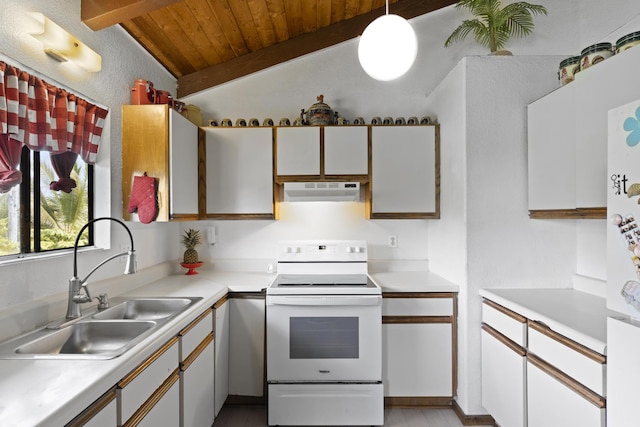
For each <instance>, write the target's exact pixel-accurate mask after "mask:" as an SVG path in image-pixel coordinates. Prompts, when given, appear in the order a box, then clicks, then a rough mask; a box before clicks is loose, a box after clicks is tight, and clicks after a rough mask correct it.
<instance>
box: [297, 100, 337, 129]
mask: <svg viewBox="0 0 640 427" xmlns="http://www.w3.org/2000/svg"><path fill="white" fill-rule="evenodd" d="M316 100H317V101H318V102H316V103H315V104H313V105H312V106H311V107H309V110H307V111H304V110H303V112H302V113H303V114H305V115H306V120H305V123H306V124H308V125H332V124H334V123H335V114H334V112H333V110H332V109H331V107H329V106H328V105H327V104H325V103H324V95H320V96H318V97H317V98H316ZM301 115H302V114H301Z"/></svg>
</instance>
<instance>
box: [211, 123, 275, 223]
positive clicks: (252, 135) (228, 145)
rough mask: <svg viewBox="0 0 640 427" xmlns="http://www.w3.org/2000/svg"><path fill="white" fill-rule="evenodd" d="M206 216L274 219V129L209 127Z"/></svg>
mask: <svg viewBox="0 0 640 427" xmlns="http://www.w3.org/2000/svg"><path fill="white" fill-rule="evenodd" d="M205 132H206V152H207V161H206V166H207V179H206V183H207V185H206V197H207V216H208V217H215V216H216V215H227V214H229V215H234V214H262V215H264V216H265V217H272V216H273V160H272V159H273V142H272V141H273V137H272V130H271V128H222V127H212V128H206V130H205Z"/></svg>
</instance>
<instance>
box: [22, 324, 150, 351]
mask: <svg viewBox="0 0 640 427" xmlns="http://www.w3.org/2000/svg"><path fill="white" fill-rule="evenodd" d="M155 326H156V322H149V321H145V322H139V321H135V322H128V321H113V322H92V321H86V322H79V323H75V324H73V325H70V326H67V327H66V328H63V329H60V330H58V331H54V332H52V333H51V334H49V335H46V336H44V337H42V338H37V339H35V340H33V341H31V342H28V343H26V344H23V345H21V346H19V347H18V348H16V349H15V352H16V353H18V354H25V355H27V354H28V355H59V354H66V355H72V354H77V355H98V356H103V357H114V356H115V355H117V354H120V353H121V351H123V350H125V349H126V347H127V345H128V344H129V343H131V342H132V341H133V340H134V339H135V338H137V337H139V336H140V335H141V334H143V333H144V332H146V331H148V330H150V329H151V328H153V327H155Z"/></svg>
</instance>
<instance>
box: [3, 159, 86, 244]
mask: <svg viewBox="0 0 640 427" xmlns="http://www.w3.org/2000/svg"><path fill="white" fill-rule="evenodd" d="M19 170H20V171H22V183H21V184H20V185H16V186H15V187H13V188H11V190H9V191H8V192H6V193H1V194H0V257H4V256H10V255H23V254H27V253H38V252H47V251H53V250H58V249H68V248H72V247H73V244H74V242H75V238H76V235H77V234H78V232H79V231H80V229H81V228H82V226H84V225H85V224H86V223H87V221H88V220H90V219H92V218H93V166H92V165H88V164H87V163H85V162H84V161H83V160H82V159H81V158H80V157H78V158H77V159H76V161H75V164H74V166H73V169H72V171H71V174H70V176H71V178H72V179H73V180H74V181H75V182H76V187H75V188H73V189H72V190H71V192H69V193H66V192H64V191H54V190H51V189H50V183H51V182H52V181H56V180H57V175H56V172H55V168H54V165H53V164H52V161H51V156H50V154H49V152H47V151H32V150H29V149H28V148H27V147H23V148H22V156H21V160H20V165H19ZM87 245H93V229H92V227H89V229H88V233H83V236H82V238H81V240H80V246H87Z"/></svg>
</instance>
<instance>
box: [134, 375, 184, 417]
mask: <svg viewBox="0 0 640 427" xmlns="http://www.w3.org/2000/svg"><path fill="white" fill-rule="evenodd" d="M178 377H179V376H178V372H177V371H176V372H175V373H174V374H173V375H172V376H171V377H169V378H168V379H167V381H165V383H164V384H163V386H162V387H161V388H160V389H158V390H156V392H155V393H154V394H153V395H152V396H151V399H150V400H149V401H147V404H148V407H147V405H145V406H143V407H142V408H140V409H141V410H142V411H141V412H144V415H143V418H141V419H137V418H135V417H132V418H131V419H130V420H129V421H128V422H127V423H125V424H124V426H123V427H134V426H138V427H158V426H167V427H169V426H179V425H180V384H179V381H178Z"/></svg>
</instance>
